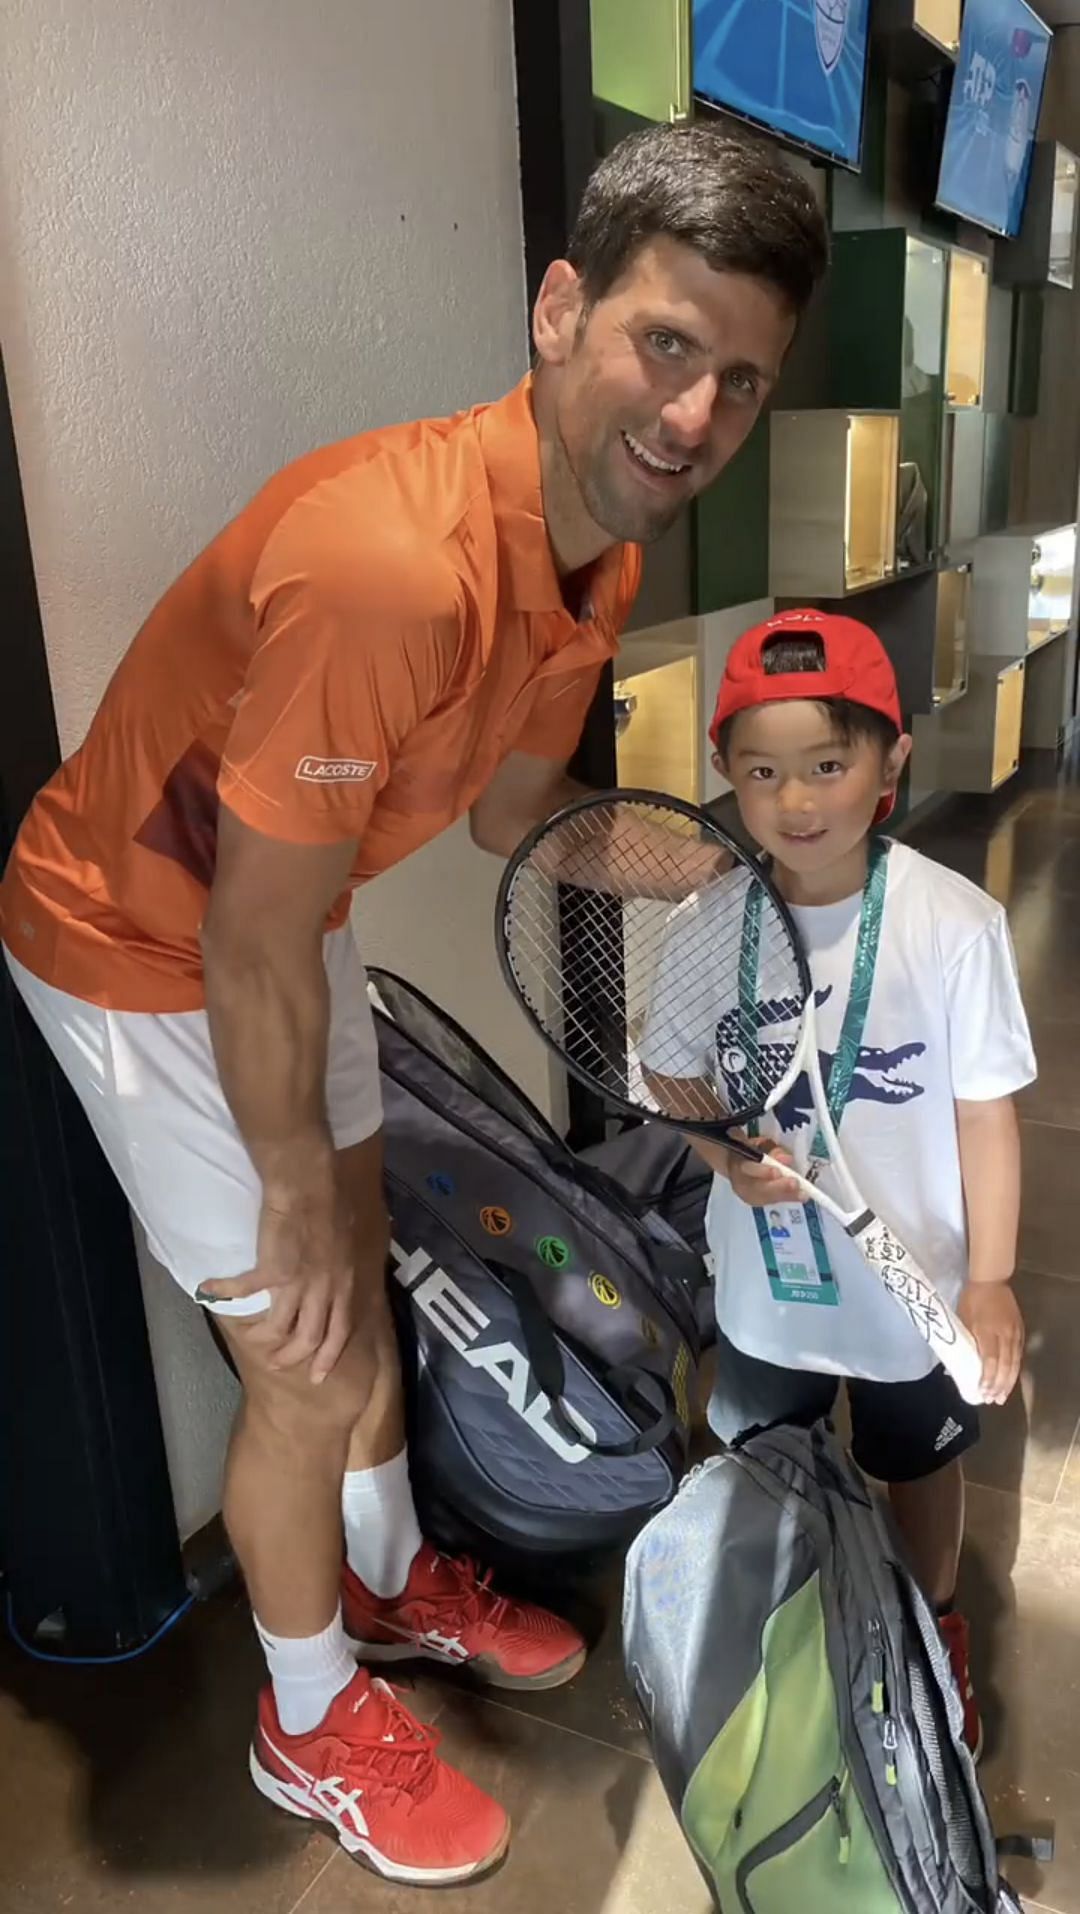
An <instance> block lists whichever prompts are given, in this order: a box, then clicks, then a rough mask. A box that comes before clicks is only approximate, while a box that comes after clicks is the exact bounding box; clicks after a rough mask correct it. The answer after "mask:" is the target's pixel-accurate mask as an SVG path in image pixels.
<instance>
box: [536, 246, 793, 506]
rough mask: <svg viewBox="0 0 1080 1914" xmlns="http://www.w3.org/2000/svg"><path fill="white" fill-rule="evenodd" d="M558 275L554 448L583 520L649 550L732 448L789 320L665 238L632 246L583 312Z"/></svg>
mask: <svg viewBox="0 0 1080 1914" xmlns="http://www.w3.org/2000/svg"><path fill="white" fill-rule="evenodd" d="M561 271H562V272H563V273H564V274H566V275H569V277H568V278H566V279H565V280H564V282H563V284H562V285H561V287H560V288H559V292H560V294H561V297H562V300H563V301H564V302H565V305H564V314H563V321H562V324H561V325H560V326H559V328H558V332H559V343H558V347H557V353H556V363H557V364H558V391H557V397H556V401H555V424H556V429H557V432H558V437H559V439H560V441H561V446H562V451H563V453H564V455H565V460H566V463H567V465H568V467H569V470H570V473H571V474H572V476H573V479H574V480H575V482H576V485H577V488H578V490H579V492H580V495H581V499H582V501H583V503H584V505H585V507H586V510H587V511H588V513H589V516H590V518H591V519H592V520H593V522H594V523H595V524H596V525H597V526H599V527H600V528H601V529H602V530H603V531H604V532H606V533H607V534H608V536H609V537H610V538H612V539H619V540H621V539H630V540H633V541H634V542H636V543H640V544H649V543H650V542H651V541H652V540H654V539H657V538H659V537H660V536H661V535H662V534H663V533H664V532H665V531H666V530H667V528H668V526H669V525H670V524H671V523H672V521H673V519H675V518H676V517H677V516H678V514H679V512H680V511H681V509H682V507H683V506H684V505H686V504H687V503H688V502H689V501H690V499H692V498H694V497H695V496H696V495H697V494H698V493H699V492H702V491H704V489H705V487H706V486H707V485H710V484H711V483H712V481H713V479H714V478H715V477H716V476H717V473H718V472H720V471H721V470H722V469H723V467H724V466H725V465H726V464H727V463H728V460H729V459H731V458H732V457H733V456H734V454H735V453H736V452H737V451H738V449H739V447H740V445H741V444H742V443H743V440H744V439H745V438H746V436H747V434H748V433H749V431H750V428H751V427H752V425H753V424H754V421H755V419H756V418H757V416H758V414H759V412H760V411H761V408H762V405H763V404H764V402H765V400H766V398H767V397H768V395H769V393H770V391H771V390H772V387H773V386H774V385H775V383H776V380H777V378H778V377H779V373H780V368H781V365H782V363H783V359H784V354H785V352H786V351H787V349H788V346H789V345H790V343H791V340H792V337H793V335H794V332H795V323H796V321H795V315H794V313H793V312H792V310H791V307H790V306H789V305H788V303H787V301H786V300H785V299H784V297H783V294H782V293H781V292H780V291H779V290H778V289H777V288H776V287H774V286H772V285H770V284H768V283H767V282H766V281H765V280H762V279H756V278H751V277H749V276H748V275H746V274H743V273H735V272H716V271H714V270H713V268H712V267H711V266H709V265H708V263H707V262H706V261H705V260H704V259H703V258H702V257H701V255H700V254H699V253H697V252H695V251H694V250H693V249H692V248H691V247H689V246H686V245H683V244H682V243H681V242H680V241H677V240H672V239H665V238H660V239H655V240H652V241H650V242H649V243H648V244H647V245H645V246H643V247H642V248H641V249H640V250H639V251H638V252H637V253H636V254H635V255H634V257H633V259H632V260H631V262H630V264H629V265H628V267H627V268H626V270H625V271H624V272H623V273H622V274H621V276H620V277H619V278H618V279H617V280H616V282H615V284H614V285H613V286H612V287H611V289H610V291H609V292H607V293H606V294H605V295H604V296H603V297H602V298H601V299H599V300H597V302H596V303H595V305H593V306H591V307H589V306H586V304H585V301H584V296H583V292H582V288H581V284H580V281H578V280H577V279H576V275H574V274H573V272H572V269H571V268H570V267H568V266H563V267H562V268H561ZM544 356H545V358H547V357H549V354H548V353H547V352H545V354H544Z"/></svg>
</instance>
